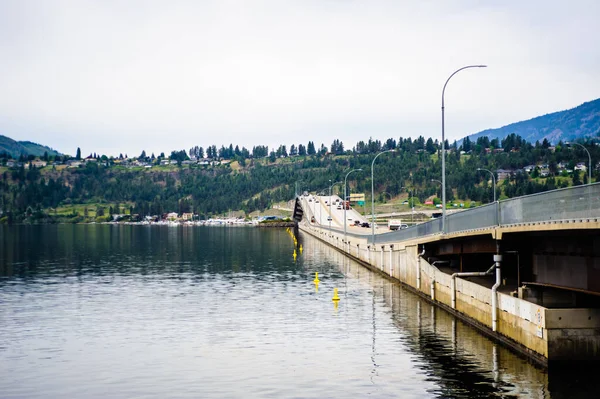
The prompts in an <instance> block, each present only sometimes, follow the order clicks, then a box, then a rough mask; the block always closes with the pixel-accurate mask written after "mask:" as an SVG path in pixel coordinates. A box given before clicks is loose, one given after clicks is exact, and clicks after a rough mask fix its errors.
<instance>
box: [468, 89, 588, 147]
mask: <svg viewBox="0 0 600 399" xmlns="http://www.w3.org/2000/svg"><path fill="white" fill-rule="evenodd" d="M511 133H515V134H517V135H519V136H521V137H522V138H524V139H525V140H527V141H529V142H530V143H535V142H536V141H540V142H542V141H543V140H544V139H547V140H548V141H549V142H550V143H552V144H556V143H558V142H559V141H560V140H562V141H569V140H575V139H579V138H591V137H596V136H598V134H599V133H600V99H597V100H593V101H589V102H586V103H583V104H581V105H580V106H578V107H575V108H572V109H569V110H566V111H560V112H554V113H551V114H547V115H543V116H538V117H536V118H533V119H529V120H526V121H521V122H517V123H511V124H510V125H506V126H503V127H501V128H498V129H487V130H484V131H482V132H479V133H476V134H473V135H469V136H468V137H469V139H471V141H473V142H475V141H477V138H478V137H482V136H487V137H489V139H490V140H492V139H494V138H498V139H503V138H505V137H506V136H508V135H509V134H511Z"/></svg>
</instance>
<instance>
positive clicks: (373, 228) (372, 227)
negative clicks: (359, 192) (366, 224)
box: [371, 149, 396, 245]
mask: <svg viewBox="0 0 600 399" xmlns="http://www.w3.org/2000/svg"><path fill="white" fill-rule="evenodd" d="M394 151H396V150H395V149H392V150H386V151H381V152H380V153H379V154H377V155H375V158H373V162H371V232H372V241H373V245H375V184H374V178H373V167H374V166H375V160H376V159H377V157H378V156H380V155H381V154H385V153H386V152H394Z"/></svg>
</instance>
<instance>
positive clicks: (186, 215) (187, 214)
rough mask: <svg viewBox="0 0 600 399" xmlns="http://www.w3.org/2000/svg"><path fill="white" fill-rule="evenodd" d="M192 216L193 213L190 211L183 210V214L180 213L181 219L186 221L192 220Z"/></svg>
mask: <svg viewBox="0 0 600 399" xmlns="http://www.w3.org/2000/svg"><path fill="white" fill-rule="evenodd" d="M193 217H194V214H193V213H191V212H185V213H183V214H182V215H181V219H183V220H186V221H187V220H192V219H193Z"/></svg>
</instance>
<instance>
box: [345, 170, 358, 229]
mask: <svg viewBox="0 0 600 399" xmlns="http://www.w3.org/2000/svg"><path fill="white" fill-rule="evenodd" d="M352 172H362V169H352V170H351V171H350V172H348V173H346V177H344V201H342V204H343V206H344V241H346V198H347V197H348V192H347V189H346V180H347V179H348V175H349V174H350V173H352Z"/></svg>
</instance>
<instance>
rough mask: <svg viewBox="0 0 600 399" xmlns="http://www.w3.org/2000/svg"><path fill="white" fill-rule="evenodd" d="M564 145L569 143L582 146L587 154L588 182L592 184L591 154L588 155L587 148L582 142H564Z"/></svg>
mask: <svg viewBox="0 0 600 399" xmlns="http://www.w3.org/2000/svg"><path fill="white" fill-rule="evenodd" d="M565 144H566V145H568V146H570V145H578V146H580V147H581V148H583V149H584V150H585V152H587V154H588V159H589V162H590V163H589V167H588V184H592V156H591V155H590V152H589V151H588V149H587V148H585V147H584V146H583V145H582V144H579V143H569V142H566V143H565Z"/></svg>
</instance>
